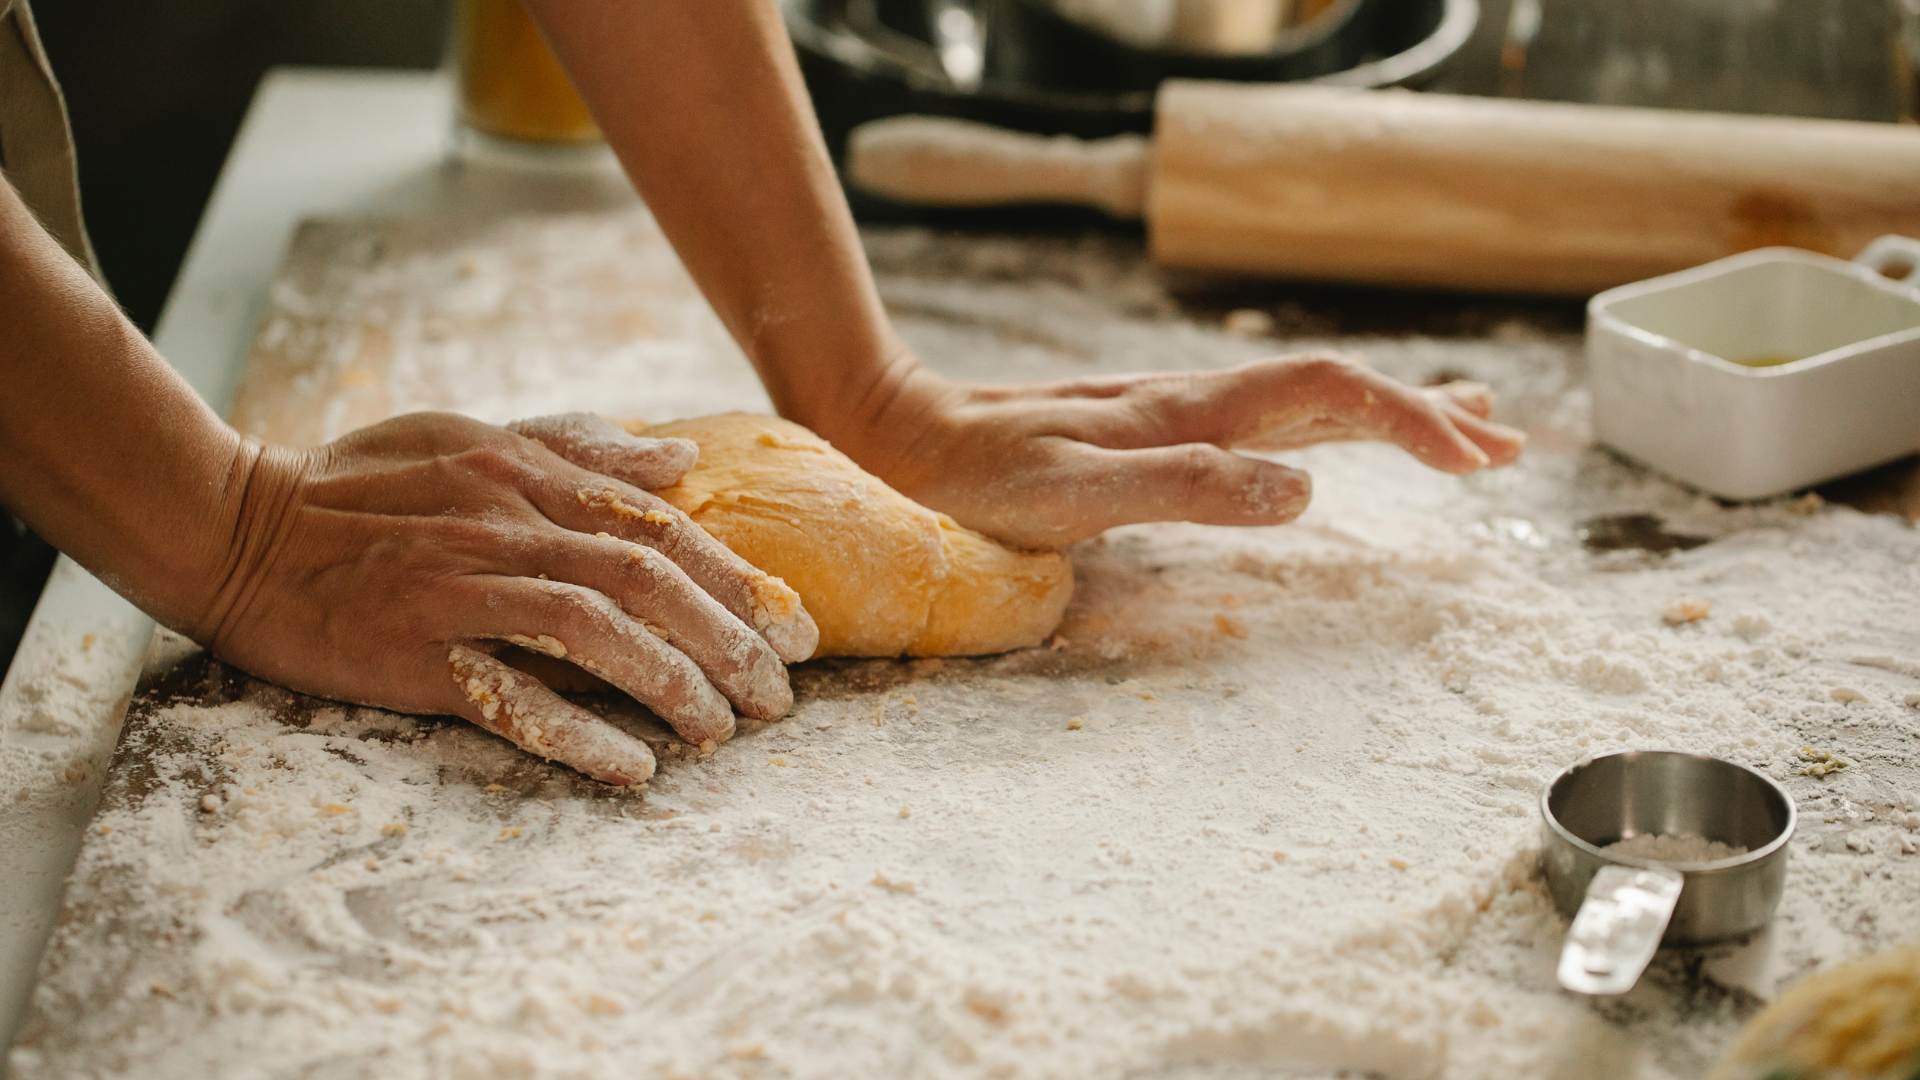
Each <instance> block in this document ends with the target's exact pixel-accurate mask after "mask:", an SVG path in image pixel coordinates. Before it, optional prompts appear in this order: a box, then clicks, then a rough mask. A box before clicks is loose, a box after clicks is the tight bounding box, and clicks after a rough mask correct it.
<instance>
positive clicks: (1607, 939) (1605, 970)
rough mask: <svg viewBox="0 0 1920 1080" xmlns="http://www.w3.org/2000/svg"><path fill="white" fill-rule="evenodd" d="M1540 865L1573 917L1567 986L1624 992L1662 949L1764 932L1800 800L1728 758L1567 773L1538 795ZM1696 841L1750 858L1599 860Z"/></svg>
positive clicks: (1628, 758)
mask: <svg viewBox="0 0 1920 1080" xmlns="http://www.w3.org/2000/svg"><path fill="white" fill-rule="evenodd" d="M1540 817H1541V823H1542V829H1541V831H1542V835H1543V839H1544V843H1543V845H1542V848H1541V856H1540V863H1541V867H1542V869H1543V870H1544V871H1545V872H1546V878H1547V887H1548V889H1549V890H1550V891H1551V892H1552V894H1553V902H1554V904H1555V906H1557V907H1558V908H1559V909H1560V911H1561V912H1562V913H1563V914H1567V915H1571V916H1573V925H1572V927H1571V928H1570V929H1569V930H1568V931H1567V938H1566V943H1565V945H1564V946H1563V948H1562V950H1561V953H1560V970H1559V976H1560V984H1561V985H1562V986H1565V987H1566V988H1567V989H1569V990H1574V991H1578V992H1580V993H1585V994H1623V993H1626V992H1627V991H1628V990H1630V989H1632V988H1633V984H1634V983H1635V982H1637V981H1639V978H1640V974H1641V972H1643V971H1645V970H1646V967H1647V964H1648V963H1650V962H1652V960H1653V954H1654V952H1655V950H1657V949H1658V948H1659V947H1660V946H1662V945H1704V944H1709V943H1712V942H1716V941H1725V940H1727V939H1729V938H1735V937H1739V936H1740V935H1742V934H1746V933H1750V932H1752V931H1754V930H1758V929H1759V928H1760V927H1762V926H1764V925H1766V922H1767V920H1768V919H1770V918H1772V917H1773V911H1774V908H1776V907H1778V906H1779V904H1780V894H1781V891H1782V890H1783V889H1784V888H1785V885H1786V878H1787V842H1788V841H1789V840H1790V839H1791V838H1792V836H1793V828H1794V819H1795V811H1794V805H1793V799H1792V798H1790V797H1788V795H1787V793H1786V791H1785V790H1783V789H1782V788H1781V787H1780V785H1779V784H1776V783H1774V782H1773V781H1772V780H1771V779H1769V778H1767V777H1765V776H1762V775H1761V774H1760V773H1757V772H1755V771H1754V770H1752V769H1749V768H1747V767H1746V766H1744V765H1736V764H1734V763H1733V762H1731V761H1723V760H1721V759H1720V758H1716V757H1709V756H1707V755H1705V754H1688V753H1681V752H1678V751H1672V750H1631V751H1624V752H1621V753H1615V754H1606V755H1604V756H1601V757H1595V758H1589V759H1587V760H1585V761H1582V762H1579V763H1577V764H1575V765H1573V766H1571V767H1569V768H1567V769H1566V770H1565V771H1564V772H1562V773H1561V774H1560V775H1558V776H1556V777H1554V778H1553V780H1552V781H1550V782H1549V783H1548V784H1547V786H1546V787H1545V788H1544V789H1543V790H1542V791H1541V792H1540ZM1679 833H1689V834H1692V835H1695V836H1700V837H1704V838H1705V839H1708V840H1717V841H1719V842H1721V843H1723V844H1727V845H1730V846H1734V847H1743V848H1745V849H1746V852H1745V853H1744V854H1741V855H1736V856H1733V857H1731V858H1726V859H1717V860H1713V861H1711V862H1662V861H1659V860H1654V859H1644V858H1635V857H1633V856H1629V855H1622V854H1619V853H1616V852H1608V851H1603V850H1602V849H1603V848H1605V847H1606V846H1607V845H1608V844H1612V843H1614V842H1616V841H1619V840H1626V839H1630V838H1632V837H1635V836H1640V835H1643V834H1656V835H1659V834H1666V835H1672V834H1679Z"/></svg>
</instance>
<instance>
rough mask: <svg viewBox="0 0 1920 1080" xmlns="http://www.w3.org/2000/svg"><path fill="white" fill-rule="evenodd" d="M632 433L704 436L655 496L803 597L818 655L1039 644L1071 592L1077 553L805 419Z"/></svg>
mask: <svg viewBox="0 0 1920 1080" xmlns="http://www.w3.org/2000/svg"><path fill="white" fill-rule="evenodd" d="M627 427H628V430H630V431H632V432H633V433H634V434H636V435H646V436H653V437H660V438H664V437H676V438H683V439H692V440H693V441H694V442H696V443H699V444H700V458H699V460H698V461H697V462H696V463H695V464H694V467H693V471H692V472H690V473H688V474H687V475H686V477H685V478H683V479H682V480H681V481H680V483H678V484H676V485H674V486H673V487H670V488H666V489H664V490H661V491H659V492H657V494H658V495H659V496H660V497H661V498H664V499H666V500H667V501H668V502H670V503H672V504H673V505H674V506H676V507H678V508H679V509H680V510H682V511H684V512H685V513H686V514H687V515H688V516H689V517H691V518H693V520H694V521H696V522H698V523H699V524H700V525H701V527H703V528H705V529H706V530H707V531H708V532H710V533H712V534H713V535H714V536H715V537H716V538H718V539H719V540H720V542H721V543H723V544H725V545H727V546H728V547H729V548H732V549H733V550H734V552H735V553H736V554H738V555H739V556H740V557H741V558H743V559H745V560H747V561H748V562H750V563H752V564H753V565H755V566H757V567H759V568H760V569H762V570H765V571H766V572H767V573H769V574H773V575H775V576H776V577H780V578H784V579H785V580H786V582H787V584H789V585H791V586H793V588H794V589H795V590H796V591H798V592H799V594H800V599H801V601H802V602H803V603H804V604H806V607H807V611H808V613H810V614H811V615H812V616H813V620H814V622H815V623H817V624H819V627H820V648H819V650H818V651H817V652H816V653H815V654H814V655H816V656H902V655H905V656H971V655H979V654H983V653H997V652H1006V651H1008V650H1009V649H1019V648H1025V647H1027V646H1030V645H1038V644H1039V643H1040V642H1042V641H1044V640H1046V637H1047V635H1048V634H1051V633H1052V632H1053V629H1054V627H1055V626H1058V625H1059V623H1060V616H1061V614H1062V613H1063V612H1064V611H1065V610H1066V607H1067V600H1068V599H1069V598H1070V597H1071V596H1072V595H1073V567H1072V565H1071V564H1070V563H1069V562H1068V561H1067V558H1066V556H1064V555H1061V554H1059V553H1058V552H1025V551H1014V550H1012V549H1010V548H1006V547H1003V546H1001V545H1000V544H998V543H996V542H994V541H992V540H989V539H988V538H986V537H985V536H982V535H980V534H979V533H976V532H974V531H972V530H970V529H965V528H962V527H960V526H959V525H958V524H956V523H955V522H954V521H953V519H951V518H949V517H947V516H946V515H945V514H937V513H934V512H933V511H931V510H928V509H927V508H926V507H924V506H921V505H920V504H919V503H916V502H914V501H913V500H912V499H909V498H907V497H906V496H905V495H902V494H900V493H899V492H897V491H895V490H893V489H892V488H890V487H888V486H887V485H886V484H884V483H882V482H881V481H880V479H879V478H878V477H875V476H873V475H871V474H869V473H867V472H866V471H864V470H862V469H861V468H860V466H858V465H855V464H854V463H853V461H852V459H850V458H848V457H847V456H846V455H845V454H842V453H841V452H839V451H838V450H835V449H834V448H833V447H832V446H831V445H829V444H828V443H827V441H826V440H825V439H822V438H820V437H819V436H818V435H815V434H814V433H813V432H811V431H808V430H807V429H806V428H803V427H801V426H799V425H798V424H793V423H789V422H787V421H785V420H781V419H778V418H776V417H771V416H752V415H747V414H744V413H729V414H726V415H722V416H707V417H701V418H699V419H696V420H677V421H674V422H672V423H668V424H658V425H652V426H649V425H646V424H640V423H631V424H628V425H627Z"/></svg>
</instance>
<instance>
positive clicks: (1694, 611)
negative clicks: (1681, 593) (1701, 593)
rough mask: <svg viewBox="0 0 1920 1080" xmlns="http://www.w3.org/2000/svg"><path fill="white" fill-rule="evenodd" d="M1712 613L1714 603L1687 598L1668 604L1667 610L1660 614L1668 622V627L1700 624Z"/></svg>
mask: <svg viewBox="0 0 1920 1080" xmlns="http://www.w3.org/2000/svg"><path fill="white" fill-rule="evenodd" d="M1712 612H1713V601H1711V600H1702V599H1699V598H1698V597H1687V598H1685V599H1681V600H1675V601H1674V602H1673V603H1671V604H1668V605H1667V607H1666V610H1665V611H1662V612H1661V613H1660V617H1661V618H1662V619H1664V620H1666V623H1667V625H1668V626H1685V625H1686V624H1688V623H1697V622H1699V621H1700V620H1702V619H1704V618H1706V617H1707V616H1708V615H1709V614H1711V613H1712Z"/></svg>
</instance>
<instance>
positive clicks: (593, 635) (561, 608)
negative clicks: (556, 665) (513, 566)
mask: <svg viewBox="0 0 1920 1080" xmlns="http://www.w3.org/2000/svg"><path fill="white" fill-rule="evenodd" d="M467 580H468V581H469V582H471V583H473V584H474V585H475V586H476V587H477V588H479V589H480V590H481V594H480V595H477V596H471V597H468V598H467V604H466V607H467V609H468V614H467V618H466V622H467V624H468V625H469V626H471V627H472V629H471V630H470V631H468V633H469V635H470V636H472V637H474V638H485V639H491V640H494V641H505V642H510V643H512V644H514V645H518V646H520V647H521V648H524V649H531V650H533V651H535V652H541V653H545V654H547V655H548V656H552V657H555V658H558V659H562V660H566V661H567V662H568V663H571V664H573V665H575V666H576V667H579V668H580V669H581V670H583V671H586V672H587V673H588V674H590V675H594V676H597V677H599V678H601V679H604V680H606V681H607V682H609V683H612V684H613V685H614V686H616V687H618V688H619V689H620V690H621V691H622V692H624V693H626V694H627V695H628V696H629V697H632V698H633V699H634V700H635V701H638V702H640V703H641V704H642V705H645V706H646V707H647V708H649V709H652V710H653V711H654V712H655V713H657V714H658V715H659V716H660V718H661V719H662V720H665V721H666V722H667V723H668V724H669V725H671V726H672V727H673V730H674V731H676V732H678V733H679V735H680V737H681V738H683V739H685V740H686V741H687V742H689V743H692V744H693V745H695V746H699V747H701V748H703V749H710V748H711V745H710V744H715V743H720V742H724V741H725V740H727V739H728V738H730V737H731V736H732V735H733V728H734V721H733V708H732V707H731V706H730V705H729V704H728V703H727V699H726V698H725V697H723V696H722V695H721V693H720V691H719V690H717V689H715V688H714V686H713V684H712V683H710V682H708V681H707V677H706V676H705V675H704V674H702V673H701V671H700V668H699V667H698V666H697V665H696V664H694V662H693V661H692V660H691V659H690V658H688V656H687V655H686V654H685V653H683V652H681V651H680V650H678V649H676V648H674V647H673V646H672V645H669V644H668V643H667V642H666V640H665V639H664V638H663V637H662V636H661V634H660V633H657V632H656V631H655V629H654V627H653V626H651V625H650V624H648V623H644V622H641V621H640V620H638V619H636V618H634V617H633V616H631V615H628V614H627V613H626V612H625V611H623V610H621V608H620V605H618V604H616V603H614V602H613V601H612V600H611V599H609V598H608V597H606V596H605V595H603V594H601V593H598V592H595V591H593V590H592V589H589V588H587V587H585V586H582V585H572V584H567V583H565V582H559V581H540V580H536V579H532V578H507V577H484V576H482V577H474V578H469V579H467Z"/></svg>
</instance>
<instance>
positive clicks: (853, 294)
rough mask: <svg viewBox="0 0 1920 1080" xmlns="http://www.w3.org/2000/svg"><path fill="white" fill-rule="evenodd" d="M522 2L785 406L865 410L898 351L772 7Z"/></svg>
mask: <svg viewBox="0 0 1920 1080" xmlns="http://www.w3.org/2000/svg"><path fill="white" fill-rule="evenodd" d="M528 7H529V8H530V9H531V11H532V12H533V14H534V17H535V18H536V19H537V20H538V21H539V23H540V25H541V28H542V30H543V31H544V32H545V33H546V35H547V37H548V39H549V40H550V41H551V43H552V44H553V47H554V49H555V51H556V53H557V54H558V55H559V57H560V59H561V61H562V62H563V63H564V64H565V65H566V67H567V70H568V73H569V74H570V75H571V76H572V78H573V81H574V83H575V85H577V86H578V87H579V89H580V92H581V95H582V96H583V97H584V98H585V99H586V101H587V103H588V105H589V106H590V107H591V108H592V110H593V114H594V119H595V120H596V121H597V122H598V123H599V125H600V129H601V130H602V131H603V132H605V133H606V136H607V141H608V142H609V143H610V144H611V145H612V146H613V149H614V151H615V152H616V153H617V154H618V155H619V157H620V162H621V164H622V166H624V167H625V169H626V170H627V174H628V175H629V176H630V177H632V179H633V182H634V186H635V187H637V188H638V189H639V191H640V194H641V196H642V197H643V198H645V199H646V201H647V204H648V205H649V206H650V207H651V208H652V209H653V211H654V214H655V216H656V217H657V218H658V219H659V221H660V226H661V228H662V229H663V230H664V231H665V232H666V234H667V237H668V239H669V240H671V241H672V243H673V245H674V249H675V250H676V251H677V252H679V255H680V259H681V261H682V262H683V263H685V264H686V267H687V270H688V272H690V273H691V274H692V275H693V278H694V280H695V281H696V282H698V283H699V285H700V288H701V291H702V292H704V293H705V294H706V297H707V300H708V302H709V303H711V304H712V305H713V308H714V311H715V312H717V313H718V314H719V316H720V319H721V321H722V322H724V323H725V324H726V326H727V329H728V330H729V331H730V332H731V333H732V334H733V337H734V339H735V340H736V341H738V342H739V343H740V346H741V348H742V349H743V350H745V352H746V354H747V357H748V358H749V359H750V360H752V361H753V364H754V366H755V368H756V369H757V370H758V371H759V372H760V376H761V378H762V380H763V381H764V382H765V383H766V385H767V390H768V393H769V394H770V395H771V396H772V398H773V402H774V405H775V407H776V408H778V409H779V410H780V411H781V413H782V414H783V415H786V416H790V417H793V418H795V419H798V420H800V421H801V422H802V423H807V424H808V425H809V426H814V427H818V426H819V420H820V418H821V417H822V416H823V415H825V414H828V413H832V412H834V411H845V410H847V409H849V408H850V407H852V406H853V405H854V404H856V403H857V401H858V399H859V398H860V397H861V396H862V395H863V394H864V393H865V392H866V391H868V390H869V389H871V388H872V387H873V386H874V385H875V383H876V381H877V379H878V376H879V373H880V371H881V369H882V368H883V367H884V366H885V364H886V363H887V361H888V360H889V359H892V358H893V357H894V356H895V355H896V354H898V353H899V352H900V345H899V342H898V341H897V340H896V339H895V337H894V335H893V329H892V326H891V325H890V324H889V322H888V320H887V317H886V313H885V311H884V310H883V309H882V308H881V305H880V298H879V295H878V293H876V292H875V290H874V287H873V278H872V275H871V273H870V272H869V270H868V269H867V261H866V255H865V253H864V252H862V251H861V249H860V244H859V239H858V235H857V234H856V233H855V231H854V226H853V216H852V214H851V213H850V212H849V211H848V209H847V203H846V199H845V198H844V197H843V196H842V195H841V192H840V183H839V180H838V179H837V178H836V177H835V176H834V172H833V164H832V162H831V161H829V160H828V157H827V151H826V147H825V145H824V144H823V143H822V142H821V139H820V134H819V131H818V129H817V127H816V125H815V122H814V117H813V108H812V105H811V104H810V103H809V101H808V99H807V94H806V88H805V87H804V86H803V85H802V83H801V79H800V70H799V66H798V64H797V63H796V62H795V60H794V56H793V49H792V47H791V46H790V45H789V44H788V41H787V35H786V30H785V28H784V27H783V26H782V25H781V22H780V14H779V11H778V9H777V5H775V4H773V3H769V2H765V0H697V2H692V3H686V2H677V0H665V2H661V0H648V2H644V3H637V4H636V3H629V2H626V0H528Z"/></svg>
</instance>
